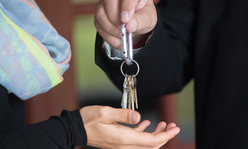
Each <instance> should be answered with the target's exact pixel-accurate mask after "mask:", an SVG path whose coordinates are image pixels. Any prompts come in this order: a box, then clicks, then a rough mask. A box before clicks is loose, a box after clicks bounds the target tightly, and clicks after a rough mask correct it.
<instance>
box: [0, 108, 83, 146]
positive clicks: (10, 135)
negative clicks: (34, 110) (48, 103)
mask: <svg viewBox="0 0 248 149" xmlns="http://www.w3.org/2000/svg"><path fill="white" fill-rule="evenodd" d="M86 143H87V137H86V133H85V129H84V126H83V122H82V120H81V116H80V113H79V111H78V110H76V111H73V112H69V111H63V112H62V114H61V115H60V116H53V117H51V118H50V119H49V120H47V121H44V122H40V123H37V124H33V125H29V126H26V127H24V128H21V129H18V130H14V131H11V132H6V133H5V134H2V135H1V136H0V148H3V149H14V148H22V149H25V148H46V149H47V148H52V149H56V148H65V149H69V148H74V147H75V146H77V145H86Z"/></svg>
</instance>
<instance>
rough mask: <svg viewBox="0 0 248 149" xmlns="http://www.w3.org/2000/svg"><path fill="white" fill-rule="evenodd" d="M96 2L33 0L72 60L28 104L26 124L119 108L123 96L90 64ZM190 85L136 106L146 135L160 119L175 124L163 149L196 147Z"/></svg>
mask: <svg viewBox="0 0 248 149" xmlns="http://www.w3.org/2000/svg"><path fill="white" fill-rule="evenodd" d="M97 1H98V0H52V1H51V0H36V2H37V4H38V5H39V6H40V8H41V10H42V11H43V12H44V14H45V15H46V17H47V18H48V19H49V20H50V22H51V23H52V25H53V26H54V27H55V28H56V29H57V31H58V32H59V34H61V35H62V36H63V37H65V38H66V39H67V40H68V41H69V42H70V43H71V47H72V60H71V62H70V68H69V70H68V71H67V72H66V73H65V74H64V79H65V80H64V81H63V83H61V84H59V85H58V86H56V87H55V88H54V89H52V90H50V91H48V92H47V93H45V94H41V95H38V96H36V97H34V98H33V99H30V100H28V101H26V113H27V124H32V123H36V122H39V121H43V120H46V119H48V118H49V117H50V116H52V115H60V113H61V111H62V110H63V109H67V110H75V109H77V108H81V107H83V106H87V105H109V106H112V107H117V108H120V102H121V97H122V92H121V91H119V90H118V89H117V88H116V87H115V86H114V85H113V84H112V82H111V81H110V80H109V79H108V78H107V76H106V75H105V73H104V72H103V71H102V70H101V69H100V68H99V67H98V66H96V65H95V62H94V47H95V46H94V44H95V36H96V29H95V27H94V23H93V22H94V8H95V4H96V2H97ZM155 2H158V1H155ZM193 84H194V83H193V80H191V81H190V82H189V83H188V85H187V86H186V87H185V88H184V89H183V90H182V91H181V92H180V93H178V94H171V95H165V96H163V97H161V98H160V99H157V100H151V102H149V103H146V102H142V101H139V110H138V111H139V112H140V113H141V116H142V119H143V120H144V119H148V120H150V121H151V123H152V124H151V125H150V126H149V127H148V128H147V129H146V130H145V131H147V132H152V131H153V130H154V128H155V127H156V125H157V123H158V122H159V121H161V120H164V121H166V122H167V123H170V122H175V123H176V124H177V125H178V126H179V127H180V128H181V132H180V133H179V135H178V136H177V137H176V138H174V139H173V140H171V141H169V143H167V144H166V145H165V146H164V147H163V148H169V149H194V148H195V144H194V139H195V137H194V135H195V132H194V93H193ZM130 127H134V126H130ZM116 133H118V132H116ZM82 148H83V149H93V147H90V146H85V147H78V148H77V149H82Z"/></svg>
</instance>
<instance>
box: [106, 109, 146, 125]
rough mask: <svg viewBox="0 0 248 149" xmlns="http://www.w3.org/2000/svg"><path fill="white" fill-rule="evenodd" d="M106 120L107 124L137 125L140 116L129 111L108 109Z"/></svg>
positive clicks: (135, 112)
mask: <svg viewBox="0 0 248 149" xmlns="http://www.w3.org/2000/svg"><path fill="white" fill-rule="evenodd" d="M105 116H107V118H106V120H107V121H109V122H111V123H112V122H121V123H126V124H137V123H138V122H139V121H140V118H141V116H140V114H139V113H138V112H137V111H133V110H130V109H116V108H109V110H108V114H107V115H105Z"/></svg>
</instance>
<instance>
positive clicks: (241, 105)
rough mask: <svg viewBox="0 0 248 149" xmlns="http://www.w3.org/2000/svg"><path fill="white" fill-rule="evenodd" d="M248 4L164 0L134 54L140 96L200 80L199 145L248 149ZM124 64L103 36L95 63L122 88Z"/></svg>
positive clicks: (201, 148) (197, 104) (197, 86)
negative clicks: (108, 49) (112, 57)
mask: <svg viewBox="0 0 248 149" xmlns="http://www.w3.org/2000/svg"><path fill="white" fill-rule="evenodd" d="M247 8H248V1H247V0H235V1H234V0H167V1H165V0H162V1H161V2H160V3H159V4H158V7H157V10H158V23H157V25H156V27H155V29H154V33H153V35H152V37H151V38H150V39H149V41H148V42H147V43H146V45H145V46H144V47H143V48H142V49H141V51H140V52H139V53H137V54H136V55H135V56H134V59H135V60H136V61H137V62H138V63H139V65H140V73H139V74H138V76H137V81H138V82H137V85H138V99H139V100H153V99H157V98H158V97H159V96H161V95H164V94H168V93H174V92H178V91H180V90H181V89H182V88H183V87H184V85H185V84H186V83H187V82H188V81H189V80H190V79H192V78H193V79H194V80H195V116H196V147H197V149H236V148H237V149H247V148H248V141H247V140H248V108H247V107H248V87H247V85H248V10H247ZM121 62H122V61H112V60H110V59H109V58H108V57H107V56H106V52H105V51H104V49H103V48H102V38H101V37H100V36H99V35H98V36H97V39H96V64H97V65H99V66H100V67H101V68H102V69H103V70H104V71H105V72H106V73H107V75H108V76H109V77H110V79H111V80H112V81H113V82H114V83H115V84H116V85H117V86H118V87H119V88H120V89H122V84H123V79H124V77H123V75H122V74H121V72H120V65H121ZM127 68H128V69H127V70H125V72H127V73H129V74H130V73H131V74H132V73H135V72H136V67H135V65H133V66H129V67H127Z"/></svg>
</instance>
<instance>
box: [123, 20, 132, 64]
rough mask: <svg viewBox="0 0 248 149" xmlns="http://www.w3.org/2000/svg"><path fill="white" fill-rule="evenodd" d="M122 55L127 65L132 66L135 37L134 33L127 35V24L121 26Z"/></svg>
mask: <svg viewBox="0 0 248 149" xmlns="http://www.w3.org/2000/svg"><path fill="white" fill-rule="evenodd" d="M121 44H122V54H123V56H124V59H125V61H126V64H127V65H132V63H133V62H132V60H133V37H132V33H127V30H126V24H122V25H121Z"/></svg>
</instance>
